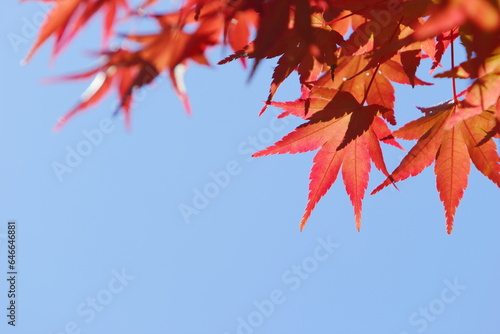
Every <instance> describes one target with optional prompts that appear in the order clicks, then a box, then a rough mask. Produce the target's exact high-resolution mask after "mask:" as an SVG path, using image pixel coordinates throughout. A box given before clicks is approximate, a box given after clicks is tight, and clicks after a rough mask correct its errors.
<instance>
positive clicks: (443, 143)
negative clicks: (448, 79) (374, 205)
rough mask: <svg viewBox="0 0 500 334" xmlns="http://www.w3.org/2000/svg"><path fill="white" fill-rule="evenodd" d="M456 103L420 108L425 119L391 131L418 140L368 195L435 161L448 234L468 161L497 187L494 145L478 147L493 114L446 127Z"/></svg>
mask: <svg viewBox="0 0 500 334" xmlns="http://www.w3.org/2000/svg"><path fill="white" fill-rule="evenodd" d="M460 104H461V103H457V102H454V101H453V100H451V101H446V102H444V103H442V104H439V105H436V106H433V107H430V108H421V109H422V111H424V112H425V113H426V115H425V116H423V117H421V118H419V119H417V120H415V121H412V122H410V123H408V124H406V125H405V126H403V127H402V128H401V129H399V130H397V131H395V132H394V136H395V137H397V138H401V139H406V140H414V139H418V141H417V143H416V144H415V146H414V147H413V148H412V149H411V150H410V151H409V152H408V154H407V155H406V156H405V157H404V158H403V160H402V161H401V163H400V164H399V166H398V167H397V168H396V169H395V170H394V171H393V172H392V173H391V175H390V176H389V177H388V178H387V179H386V180H385V181H384V182H383V183H382V184H381V185H379V186H378V187H377V188H375V190H374V191H373V192H372V194H374V193H376V192H378V191H380V190H381V189H382V188H384V187H386V186H387V185H389V184H391V183H392V182H397V181H402V180H405V179H406V178H408V177H410V176H415V175H417V174H419V173H420V172H422V171H423V170H424V169H425V168H426V167H428V166H429V165H431V163H432V162H434V161H435V167H434V172H435V173H436V181H437V189H438V192H439V197H440V199H441V201H442V202H443V206H444V209H445V211H446V226H447V232H448V233H451V231H452V229H453V221H454V216H455V212H456V208H457V207H458V205H459V203H460V200H461V199H462V196H463V193H464V191H465V189H466V187H467V180H468V175H469V171H470V161H471V160H472V162H473V163H474V165H475V166H476V168H477V169H478V170H479V171H480V172H481V173H483V174H484V175H485V176H486V177H487V178H489V179H490V180H491V181H493V182H494V183H495V184H496V185H498V186H499V187H500V164H499V163H500V157H499V155H498V153H497V148H496V144H495V142H494V141H493V140H492V139H489V140H487V141H486V142H484V143H483V144H482V145H479V144H480V142H481V140H482V139H483V138H484V135H485V133H486V132H487V131H489V130H490V129H491V128H492V127H493V126H494V113H493V112H492V111H490V110H486V111H484V112H482V113H481V114H479V115H476V116H473V117H470V118H468V119H465V120H462V121H459V122H458V123H456V124H455V125H454V126H453V127H451V128H448V127H447V126H446V123H447V121H448V120H449V119H450V118H451V117H453V115H454V114H455V113H456V112H457V109H458V108H459V107H460Z"/></svg>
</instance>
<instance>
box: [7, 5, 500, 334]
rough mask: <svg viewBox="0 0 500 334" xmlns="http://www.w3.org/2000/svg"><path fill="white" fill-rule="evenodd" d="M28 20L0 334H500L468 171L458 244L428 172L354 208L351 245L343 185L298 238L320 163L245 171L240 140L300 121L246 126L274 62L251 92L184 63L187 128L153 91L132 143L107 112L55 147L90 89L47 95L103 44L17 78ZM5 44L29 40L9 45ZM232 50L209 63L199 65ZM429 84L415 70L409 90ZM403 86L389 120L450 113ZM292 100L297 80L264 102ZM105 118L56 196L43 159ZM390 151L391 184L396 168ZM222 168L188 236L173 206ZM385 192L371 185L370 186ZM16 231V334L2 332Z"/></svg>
mask: <svg viewBox="0 0 500 334" xmlns="http://www.w3.org/2000/svg"><path fill="white" fill-rule="evenodd" d="M41 12H42V11H41V9H40V6H39V5H38V4H37V3H26V4H22V5H20V4H17V3H11V2H5V3H3V4H2V10H1V11H0V16H1V17H0V25H1V33H0V36H1V39H0V40H1V42H0V43H1V44H0V47H1V50H2V52H1V55H2V56H1V57H2V59H1V60H2V61H1V62H0V78H1V81H0V85H1V87H0V108H1V112H0V157H1V163H0V239H1V240H0V241H1V243H0V268H1V269H0V277H3V279H2V280H1V283H0V310H2V311H0V319H3V320H1V321H0V331H1V332H2V333H39V334H49V333H52V334H56V333H90V334H104V333H126V334H129V333H130V334H132V333H150V334H157V333H172V334H174V333H175V334H201V333H204V334H205V333H210V334H235V333H238V334H239V333H241V334H251V333H256V334H257V333H258V334H299V333H314V334H331V333H341V334H365V333H377V334H379V333H380V334H413V333H426V334H469V333H482V334H494V333H498V328H500V320H499V319H500V318H499V317H498V312H499V311H500V301H499V300H500V288H499V286H498V282H499V281H500V270H499V263H500V261H499V260H500V243H499V242H498V236H499V233H500V224H499V223H500V221H499V218H498V217H499V215H498V207H499V204H500V201H499V191H498V188H497V187H496V186H495V185H494V184H493V183H491V182H490V181H489V180H487V179H486V178H484V177H483V176H482V175H480V174H479V172H477V171H476V170H475V169H474V168H473V170H472V172H471V175H470V179H469V187H468V189H467V191H466V193H465V196H464V199H463V200H462V203H461V206H460V207H459V209H458V212H457V216H456V219H455V228H454V231H453V233H452V234H451V235H447V234H446V230H445V220H444V213H443V208H442V205H441V202H440V201H439V198H438V194H437V191H436V187H435V177H434V173H433V169H432V168H429V169H427V170H426V171H425V172H423V173H422V175H420V176H418V177H416V178H412V179H410V180H407V181H404V182H401V183H400V184H399V188H400V191H396V190H393V189H391V188H387V189H385V190H384V191H382V192H380V193H378V194H377V195H375V196H369V195H367V197H366V199H365V201H364V211H363V225H362V229H361V232H357V231H356V229H355V225H354V217H353V212H352V211H353V210H352V207H351V204H350V202H349V200H348V197H347V195H346V194H345V191H344V187H343V184H341V183H337V184H335V185H334V186H333V187H332V189H331V190H330V191H329V192H328V194H327V195H326V196H325V197H324V198H323V199H322V200H321V202H320V203H319V205H318V206H317V208H316V210H315V211H314V213H313V215H312V217H311V219H310V221H309V223H308V225H307V226H306V228H305V230H304V231H303V232H299V229H298V223H299V221H300V218H301V216H302V214H303V210H304V207H305V205H306V200H307V192H308V190H307V189H308V177H309V170H310V168H311V163H312V158H313V156H314V152H311V153H307V154H301V155H282V156H271V157H264V158H258V159H249V156H250V154H251V152H253V151H255V149H252V147H251V145H250V141H251V140H252V137H254V138H257V142H258V144H259V145H261V146H262V147H265V146H268V145H270V144H272V143H273V142H274V141H276V140H278V139H280V138H281V137H282V136H283V135H284V134H286V133H287V132H289V131H291V130H293V129H294V127H295V126H296V125H298V124H300V120H297V119H290V120H288V121H287V122H288V123H284V122H282V121H280V122H277V123H273V118H274V111H275V110H273V108H270V109H269V110H268V112H267V113H266V114H264V115H263V116H262V117H260V118H259V117H257V114H258V112H259V110H260V108H261V107H262V100H264V99H265V98H266V97H267V92H268V89H269V83H270V75H271V71H272V68H273V66H274V62H272V61H269V62H264V63H263V64H262V65H261V66H260V68H259V70H258V72H257V74H256V76H255V78H254V80H252V82H251V83H250V84H246V83H245V82H246V79H247V76H248V73H246V72H244V71H243V70H242V69H241V66H240V64H239V63H237V62H235V63H231V64H228V65H226V66H223V67H216V66H214V67H213V68H202V67H200V66H196V65H193V66H191V67H190V71H189V72H188V74H187V77H186V83H187V85H188V90H189V93H190V96H191V99H192V105H193V110H194V115H193V117H187V116H186V115H185V113H184V111H183V109H182V106H181V103H180V102H179V101H178V99H177V98H176V97H175V95H174V94H173V91H172V89H171V85H170V82H168V80H166V79H165V78H162V79H160V80H158V82H157V84H156V88H155V89H144V90H143V91H141V95H140V96H139V97H138V98H137V100H138V103H137V104H136V105H135V107H134V109H133V123H132V131H130V132H127V131H125V129H124V126H123V121H122V120H121V119H120V118H118V117H112V116H111V114H112V110H113V109H114V107H115V105H116V100H115V96H111V97H110V98H109V99H107V100H106V101H105V102H104V103H102V104H101V105H100V106H99V107H97V108H94V109H92V110H90V111H89V112H88V113H85V114H82V115H80V116H78V117H76V118H74V119H73V120H72V121H71V122H70V123H69V124H68V125H67V126H66V127H65V128H63V130H62V131H61V132H59V133H54V132H53V131H52V128H53V126H54V125H55V123H56V121H57V119H58V118H59V117H61V116H62V115H63V114H64V113H65V112H66V111H67V110H69V109H71V107H73V106H74V104H75V103H76V102H77V100H78V97H79V96H80V94H81V92H83V91H84V89H85V88H86V86H87V85H88V82H71V83H63V84H57V85H44V84H42V83H41V82H40V80H41V79H42V78H46V77H51V76H55V75H60V74H67V73H74V72H77V71H79V70H82V69H86V68H90V67H91V66H93V64H95V63H94V61H95V60H94V59H93V58H91V57H87V56H85V55H84V54H83V52H82V51H84V50H95V48H96V47H97V46H98V45H99V40H98V38H97V37H96V36H97V35H98V34H99V33H100V32H99V30H100V20H94V21H93V23H92V25H91V27H90V29H87V30H86V32H85V33H83V34H81V35H79V36H78V38H77V40H76V42H75V43H74V44H73V45H72V46H71V47H70V48H68V49H67V50H66V52H65V53H64V54H63V55H62V56H61V57H60V58H58V59H57V60H56V62H55V65H54V66H52V67H51V66H49V53H50V46H51V43H49V44H48V45H46V46H44V47H43V48H42V49H41V50H40V52H39V53H38V54H36V56H35V58H34V59H33V61H32V62H31V63H30V64H28V65H27V66H20V65H19V64H20V61H21V59H22V58H23V57H24V55H25V54H26V52H27V51H28V48H29V47H30V45H31V43H32V42H33V40H34V36H33V35H32V34H30V33H29V29H28V28H24V29H25V31H24V32H23V26H25V25H26V24H27V23H26V22H31V23H33V22H35V23H34V24H35V25H36V22H37V21H36V17H37V15H40V13H41ZM34 17H35V19H34ZM26 29H28V30H26ZM9 33H10V34H12V33H14V34H17V35H20V36H24V38H26V43H22V44H20V45H18V46H17V47H13V45H12V44H11V43H10V42H9V39H8V36H9ZM23 34H24V35H23ZM226 54H227V50H226V51H224V50H222V51H221V50H220V49H218V50H216V51H214V52H212V53H211V59H213V60H214V61H216V60H217V59H220V58H222V57H223V56H225V55H226ZM427 71H428V63H424V66H423V69H422V70H421V71H420V72H421V78H423V79H429V78H428V76H427V75H426V73H427ZM291 80H292V81H293V78H292V79H291ZM396 89H397V90H398V96H397V116H398V118H399V121H400V124H404V122H406V121H408V120H411V119H415V118H416V117H419V116H420V112H419V111H418V110H417V109H416V108H414V106H415V105H419V106H428V105H432V104H435V103H438V102H441V101H443V100H445V99H448V98H450V97H451V84H450V82H449V81H442V82H441V83H440V84H439V85H436V86H434V87H430V88H429V87H423V88H421V87H419V88H417V89H415V90H412V89H411V88H409V87H401V86H397V87H396ZM297 96H298V90H297V85H296V84H295V82H292V83H290V84H286V85H284V86H283V87H282V89H280V91H279V93H278V94H277V96H276V100H291V99H295V98H296V97H297ZM108 120H109V121H108ZM102 122H104V123H106V122H109V124H107V127H106V128H105V129H106V130H107V133H103V138H102V141H101V142H100V143H98V144H96V145H94V144H92V146H91V148H92V152H91V153H90V154H88V155H87V156H85V157H83V159H82V161H81V162H79V163H78V164H77V166H76V167H74V168H72V171H71V172H70V173H65V174H63V175H62V181H60V180H59V179H58V177H57V175H56V173H55V172H54V170H53V164H54V162H59V163H61V164H64V163H65V159H66V157H67V154H68V148H69V149H70V150H71V149H72V150H76V149H77V147H78V145H80V146H82V145H85V144H82V143H83V142H85V141H86V140H87V139H86V136H85V133H86V132H92V133H95V132H96V131H101V130H99V129H100V125H102ZM96 138H97V137H96ZM403 145H404V146H405V147H406V148H409V147H411V143H406V142H405V143H403ZM247 152H248V153H247ZM384 152H385V154H386V159H387V164H388V166H389V169H391V170H392V169H393V168H394V167H395V166H396V165H397V163H398V161H399V160H400V159H401V158H402V157H403V152H400V151H398V150H396V149H394V148H392V147H387V146H386V147H384ZM228 167H229V169H231V171H233V175H230V178H229V179H228V180H227V182H226V183H227V184H224V187H221V186H219V187H218V191H216V189H211V190H212V191H214V192H217V194H216V195H215V196H213V198H209V199H208V200H207V202H208V203H205V206H204V207H203V208H201V209H200V210H199V212H198V213H197V214H194V215H192V216H190V222H189V223H187V222H186V220H185V219H183V216H182V215H181V213H180V209H179V208H180V206H181V205H182V204H185V205H191V206H192V205H193V199H194V197H195V193H196V192H197V191H203V189H204V188H205V187H209V188H210V187H211V186H210V185H209V184H210V183H211V182H213V180H212V175H214V174H218V173H219V174H220V172H221V171H225V170H226V169H227V168H228ZM382 180H383V177H382V176H381V175H380V174H379V173H378V172H377V171H374V172H373V173H372V175H371V180H370V184H369V190H371V189H373V188H374V187H375V186H376V185H378V184H379V183H380V182H381V181H382ZM207 185H208V186H207ZM209 191H210V190H209ZM12 219H13V220H16V221H17V224H18V254H17V256H18V267H17V269H18V272H19V275H18V278H17V292H18V295H17V300H16V305H17V321H16V327H15V328H13V327H12V326H9V325H8V324H7V321H8V318H7V317H6V314H7V310H6V308H7V306H8V302H9V300H8V298H7V291H8V286H7V281H6V277H7V274H6V272H7V271H8V270H7V254H6V246H7V244H6V231H7V222H8V221H9V220H12Z"/></svg>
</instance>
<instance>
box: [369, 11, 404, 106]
mask: <svg viewBox="0 0 500 334" xmlns="http://www.w3.org/2000/svg"><path fill="white" fill-rule="evenodd" d="M403 18H404V16H402V17H401V19H400V20H399V22H398V25H397V26H396V29H394V31H393V32H392V36H391V38H390V39H389V41H388V42H387V44H389V43H391V42H392V40H393V39H394V36H395V35H396V32H397V31H398V28H399V26H400V25H401V22H403ZM381 64H382V63H380V62H379V63H378V64H377V67H375V71H373V75H372V77H371V78H370V82H369V83H368V87H367V88H366V91H365V96H364V97H363V102H361V105H364V104H365V102H366V99H367V98H368V92H369V91H370V88H371V87H372V84H373V81H374V80H375V76H376V75H377V73H378V69H379V68H380V65H381Z"/></svg>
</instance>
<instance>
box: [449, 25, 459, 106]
mask: <svg viewBox="0 0 500 334" xmlns="http://www.w3.org/2000/svg"><path fill="white" fill-rule="evenodd" d="M453 30H454V29H451V32H450V38H451V45H450V46H451V68H452V69H454V68H455V47H454V42H455V41H454V39H453ZM455 80H456V79H455V77H452V78H451V82H452V86H453V100H454V101H455V103H457V102H458V97H457V85H456V83H455Z"/></svg>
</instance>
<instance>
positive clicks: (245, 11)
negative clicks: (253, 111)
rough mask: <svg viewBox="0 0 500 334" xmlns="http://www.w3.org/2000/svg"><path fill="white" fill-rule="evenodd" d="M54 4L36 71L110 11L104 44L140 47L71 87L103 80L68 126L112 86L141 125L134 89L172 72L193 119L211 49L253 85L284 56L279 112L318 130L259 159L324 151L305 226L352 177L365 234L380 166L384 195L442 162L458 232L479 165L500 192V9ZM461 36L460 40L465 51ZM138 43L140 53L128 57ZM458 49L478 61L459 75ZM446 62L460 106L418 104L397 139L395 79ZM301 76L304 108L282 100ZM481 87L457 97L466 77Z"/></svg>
mask: <svg viewBox="0 0 500 334" xmlns="http://www.w3.org/2000/svg"><path fill="white" fill-rule="evenodd" d="M44 1H45V2H52V3H53V8H52V10H51V11H50V13H49V15H48V17H47V18H46V20H45V22H44V23H43V25H42V26H41V28H40V32H39V35H38V38H37V40H36V41H35V43H34V45H33V47H32V49H31V50H30V51H29V53H28V55H27V57H26V61H28V60H29V59H30V58H31V57H32V56H33V55H34V54H35V52H36V51H37V50H38V48H39V47H40V46H41V45H43V44H44V43H45V42H46V41H47V40H49V38H53V39H54V44H53V56H56V55H58V54H59V53H60V51H61V50H62V49H63V48H64V47H65V46H66V45H67V44H68V43H70V42H71V41H72V40H73V39H74V37H75V35H76V34H77V33H78V31H79V30H80V29H82V28H83V27H84V26H85V25H86V24H87V23H88V22H89V20H90V19H91V18H92V17H94V16H95V15H96V14H97V13H101V14H102V17H103V21H104V23H103V25H104V29H103V36H102V41H103V45H108V44H109V40H110V39H112V38H122V39H123V40H124V41H126V42H127V43H122V44H121V45H122V46H121V47H119V48H115V49H109V50H108V49H104V50H102V51H101V52H100V53H99V54H100V55H101V56H102V57H101V58H102V59H101V62H100V65H99V66H97V67H96V68H94V69H91V70H89V71H86V72H83V73H80V74H76V75H71V76H67V77H65V78H64V79H91V78H93V81H92V83H91V85H90V86H89V88H88V89H87V91H86V92H85V93H84V94H83V95H82V98H81V99H80V102H79V103H78V104H77V105H76V106H75V107H74V108H73V109H72V110H71V111H70V112H68V113H67V114H66V115H65V116H64V117H63V118H61V120H60V121H59V123H58V124H57V125H56V128H60V127H61V126H63V125H64V124H65V123H66V122H67V121H68V120H69V119H70V118H71V117H73V116H74V115H75V114H77V113H79V112H82V111H84V110H86V109H87V108H89V107H91V106H93V105H95V104H96V103H98V102H100V101H101V100H102V99H103V97H105V96H106V95H107V93H109V91H110V90H111V89H115V90H116V92H117V94H118V96H119V100H120V103H119V109H120V110H121V111H122V112H123V113H124V115H125V120H126V125H127V126H129V124H130V112H131V102H132V99H133V97H134V93H135V91H136V90H137V89H138V88H140V87H142V86H145V85H148V84H150V83H151V82H153V81H154V79H155V78H156V77H158V76H159V75H160V74H162V73H164V74H166V75H168V76H169V77H170V79H171V81H172V84H173V87H174V90H175V91H176V93H177V95H178V96H179V98H180V99H181V101H182V103H183V105H184V108H185V110H186V112H187V113H188V114H189V113H191V107H190V104H189V99H188V96H187V93H186V87H185V83H184V80H183V75H184V72H185V70H186V66H187V65H188V63H189V62H195V63H198V64H201V65H208V64H209V62H208V59H207V57H206V52H207V50H208V49H210V48H212V47H214V46H217V45H228V46H229V47H230V48H231V49H232V53H231V54H230V55H228V56H227V57H226V58H224V59H223V60H221V61H220V62H219V64H224V63H227V62H229V61H232V60H235V59H238V60H239V61H241V63H242V65H243V66H244V67H245V68H246V67H247V61H248V59H250V60H251V61H252V66H251V69H250V76H252V75H253V73H254V72H255V70H256V69H257V67H258V65H259V64H260V62H261V61H262V60H263V59H269V58H277V59H278V60H277V66H276V68H275V69H274V73H273V75H272V81H271V86H270V91H269V96H268V98H267V100H266V101H265V104H264V107H263V108H262V110H261V113H262V112H264V111H265V110H266V108H267V107H268V106H274V107H277V108H281V109H282V110H283V113H282V114H281V115H280V116H279V117H287V116H295V117H299V118H302V119H304V120H305V122H304V123H303V124H302V125H300V126H298V127H297V128H296V129H295V130H293V131H292V132H291V133H289V134H287V135H286V136H284V137H283V138H282V139H281V140H279V141H278V142H276V143H275V144H274V145H272V146H270V147H268V148H266V149H264V150H261V151H259V152H257V153H255V154H254V156H255V157H258V156H265V155H271V154H283V153H301V152H307V151H313V150H318V152H317V154H316V156H315V157H314V161H313V167H312V170H311V174H310V184H309V198H308V203H307V206H306V210H305V214H304V216H303V218H302V221H301V222H300V229H302V228H303V227H304V226H305V224H306V222H307V221H308V219H309V217H310V215H311V213H312V211H313V209H314V207H315V206H316V204H317V203H318V201H319V200H320V199H321V197H322V196H323V195H325V193H326V192H327V191H328V190H329V188H330V187H331V186H332V184H333V183H334V182H335V181H336V180H337V177H338V176H339V173H341V175H342V179H343V182H344V184H345V189H346V191H347V194H348V195H349V197H350V200H351V202H352V205H353V208H354V215H355V222H356V228H357V229H358V230H359V229H360V227H361V211H362V201H363V198H364V196H365V192H366V189H367V186H368V181H369V173H370V169H371V165H372V163H373V165H374V166H375V167H376V168H377V169H378V170H379V171H380V172H382V173H383V175H385V177H386V179H385V181H384V182H383V183H382V184H380V185H379V186H378V187H376V188H375V190H373V192H372V193H376V192H378V191H380V190H381V189H382V188H384V187H386V186H388V185H391V184H395V183H396V182H398V181H402V180H404V179H406V178H408V177H410V176H415V175H417V174H419V173H420V172H422V170H423V169H425V168H426V167H428V166H430V165H431V164H432V163H434V171H435V174H436V183H437V189H438V192H439V196H440V199H441V201H442V202H443V205H444V209H445V216H446V226H447V232H448V233H451V231H452V228H453V220H454V215H455V211H456V208H457V207H458V205H459V202H460V200H461V198H462V196H463V193H464V190H465V189H466V187H467V182H468V175H469V171H470V163H471V161H472V163H473V164H474V166H475V167H476V168H477V169H478V170H479V171H480V172H481V173H482V174H484V175H485V176H486V177H487V178H489V179H490V180H491V181H493V182H494V183H495V184H496V185H497V186H498V187H500V158H499V155H498V150H497V146H496V143H495V141H494V140H493V138H499V137H500V99H499V97H500V78H499V75H500V8H499V6H500V5H499V3H498V1H494V0H491V1H490V0H406V1H405V0H266V1H264V0H185V1H184V2H183V4H182V5H181V6H180V8H178V9H176V10H172V11H170V12H165V13H163V12H157V11H155V3H156V2H157V1H154V0H153V1H152V0H149V1H144V2H143V3H140V4H139V5H136V7H133V6H132V5H131V4H130V3H129V2H128V1H127V0H86V1H79V0H44ZM134 19H149V20H152V21H154V22H155V23H156V26H157V30H156V31H155V32H153V33H148V34H131V33H130V34H125V35H119V34H117V33H116V32H115V30H116V29H115V27H116V26H117V25H119V24H121V23H122V22H128V21H130V20H134ZM456 40H459V41H460V42H461V43H460V45H458V42H456ZM125 45H132V46H133V47H129V48H127V47H125ZM457 46H460V47H463V48H464V49H465V51H466V55H467V59H466V61H464V62H463V63H461V64H458V65H455V63H454V58H455V56H454V54H455V48H456V47H457ZM445 54H450V55H451V63H452V65H451V68H449V69H448V70H445V71H443V72H442V73H439V74H436V75H435V77H437V78H447V80H449V82H450V96H449V99H448V100H446V101H444V102H442V103H440V104H438V105H435V106H431V107H422V108H419V109H420V110H421V111H422V113H423V116H422V117H421V118H419V119H417V120H414V121H411V122H409V123H408V124H405V125H404V126H402V127H401V128H399V129H398V130H396V131H394V132H393V131H391V130H390V128H389V126H388V125H396V114H395V111H394V101H395V89H394V86H393V83H394V82H395V83H399V84H407V85H411V86H412V87H415V86H422V85H424V86H425V85H431V83H427V82H424V81H422V80H420V79H419V78H418V77H417V76H416V71H417V69H418V68H419V66H420V63H421V60H422V59H423V58H428V59H430V60H431V61H432V65H431V67H430V68H429V70H430V73H433V72H434V70H435V69H437V68H438V67H441V61H442V59H443V56H444V55H445ZM294 71H297V73H298V78H299V82H300V86H301V94H300V97H299V98H298V99H297V100H295V101H288V102H276V101H273V98H274V95H275V93H276V92H277V90H278V89H279V87H280V85H281V84H282V83H283V82H284V81H285V80H286V79H287V78H288V77H289V75H290V74H291V73H292V72H294ZM458 79H468V80H470V83H471V84H470V86H469V87H468V88H466V89H465V90H464V91H462V92H457V91H456V84H455V82H456V80H458ZM396 139H404V140H416V144H415V145H414V146H413V148H411V149H410V150H409V152H408V154H407V155H406V156H405V157H404V158H403V160H402V161H401V163H400V164H399V166H398V167H396V169H395V170H394V171H392V172H389V171H388V170H387V167H386V165H385V162H384V157H383V153H382V149H381V145H380V143H381V142H382V143H385V144H389V145H393V146H395V147H398V148H401V149H402V147H401V146H400V144H399V143H398V142H397V141H396Z"/></svg>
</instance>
